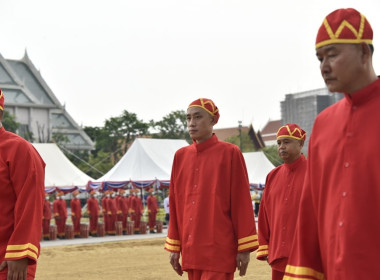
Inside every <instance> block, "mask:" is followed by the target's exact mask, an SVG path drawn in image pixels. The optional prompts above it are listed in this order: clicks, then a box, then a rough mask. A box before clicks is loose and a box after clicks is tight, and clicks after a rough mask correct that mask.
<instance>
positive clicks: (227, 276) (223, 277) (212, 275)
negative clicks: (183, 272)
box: [187, 269, 234, 280]
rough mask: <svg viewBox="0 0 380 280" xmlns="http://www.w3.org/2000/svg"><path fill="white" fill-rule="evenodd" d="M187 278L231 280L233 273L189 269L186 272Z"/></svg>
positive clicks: (193, 279) (194, 279) (196, 279)
mask: <svg viewBox="0 0 380 280" xmlns="http://www.w3.org/2000/svg"><path fill="white" fill-rule="evenodd" d="M187 277H188V278H189V280H233V279H234V273H233V272H232V273H223V272H215V271H204V270H197V269H190V270H188V271H187Z"/></svg>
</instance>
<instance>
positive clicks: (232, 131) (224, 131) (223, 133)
mask: <svg viewBox="0 0 380 280" xmlns="http://www.w3.org/2000/svg"><path fill="white" fill-rule="evenodd" d="M248 131H249V127H248V126H242V127H241V132H244V133H248ZM214 133H215V135H216V136H217V137H218V139H219V140H221V141H225V140H226V139H228V138H231V137H232V136H238V135H239V134H240V132H239V127H238V126H236V127H230V128H214Z"/></svg>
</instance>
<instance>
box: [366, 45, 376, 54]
mask: <svg viewBox="0 0 380 280" xmlns="http://www.w3.org/2000/svg"><path fill="white" fill-rule="evenodd" d="M368 45H369V49H370V50H371V54H372V55H373V52H374V51H375V48H374V46H373V45H372V44H368Z"/></svg>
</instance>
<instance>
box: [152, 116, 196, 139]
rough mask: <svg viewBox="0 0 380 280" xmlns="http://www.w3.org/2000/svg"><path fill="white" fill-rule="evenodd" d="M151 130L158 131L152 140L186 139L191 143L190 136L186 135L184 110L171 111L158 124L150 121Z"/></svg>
mask: <svg viewBox="0 0 380 280" xmlns="http://www.w3.org/2000/svg"><path fill="white" fill-rule="evenodd" d="M150 125H151V127H152V128H154V129H156V130H158V133H157V134H154V135H153V137H154V138H166V139H186V140H187V141H188V142H191V139H190V135H189V133H187V122H186V112H185V111H184V110H177V111H172V112H171V113H170V114H168V115H166V116H164V117H163V119H162V120H160V121H158V122H154V121H153V120H151V121H150Z"/></svg>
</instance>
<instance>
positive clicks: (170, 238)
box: [165, 156, 181, 253]
mask: <svg viewBox="0 0 380 280" xmlns="http://www.w3.org/2000/svg"><path fill="white" fill-rule="evenodd" d="M175 166H176V156H174V161H173V167H172V173H171V178H170V185H169V201H173V203H170V208H169V215H170V223H169V229H168V235H167V237H166V243H165V250H167V251H169V252H176V253H178V252H180V251H181V241H180V237H179V230H178V223H177V211H176V205H175V203H174V201H176V200H175V198H174V196H175V191H174V189H175V181H176V179H175V174H176V171H175Z"/></svg>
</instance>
